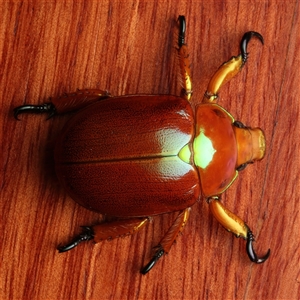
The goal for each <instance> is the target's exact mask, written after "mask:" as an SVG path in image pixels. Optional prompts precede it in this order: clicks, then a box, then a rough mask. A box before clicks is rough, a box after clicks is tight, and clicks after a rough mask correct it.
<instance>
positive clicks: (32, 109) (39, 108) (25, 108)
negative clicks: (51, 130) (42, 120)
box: [14, 103, 56, 120]
mask: <svg viewBox="0 0 300 300" xmlns="http://www.w3.org/2000/svg"><path fill="white" fill-rule="evenodd" d="M24 112H25V113H38V114H40V113H49V116H48V118H47V120H48V119H50V118H52V117H53V116H54V115H55V112H56V110H55V106H54V105H53V104H52V103H45V104H41V105H22V106H19V107H16V108H15V109H14V117H15V119H17V120H19V118H18V115H19V114H21V113H24Z"/></svg>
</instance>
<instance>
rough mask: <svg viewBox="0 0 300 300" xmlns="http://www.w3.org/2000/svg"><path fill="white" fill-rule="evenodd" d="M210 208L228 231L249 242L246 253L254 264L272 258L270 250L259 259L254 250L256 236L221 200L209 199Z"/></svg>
mask: <svg viewBox="0 0 300 300" xmlns="http://www.w3.org/2000/svg"><path fill="white" fill-rule="evenodd" d="M208 203H209V207H210V210H211V212H212V213H213V215H214V217H215V218H216V219H217V220H218V222H219V223H220V224H221V225H222V226H223V227H224V228H225V229H227V230H228V231H230V232H232V233H233V234H235V235H236V237H242V238H244V239H245V240H247V243H246V251H247V254H248V256H249V258H250V260H251V261H252V262H255V263H257V264H260V263H263V262H264V261H266V260H267V259H268V257H269V256H270V249H269V250H268V252H267V253H266V254H265V255H264V256H262V257H258V256H257V255H256V253H255V252H254V249H253V241H254V236H253V233H252V231H251V230H250V228H249V227H248V226H247V225H246V223H245V222H244V221H243V220H242V219H241V218H239V217H238V216H236V215H235V214H233V213H232V212H231V211H229V210H228V209H226V208H225V206H224V205H223V204H222V203H221V202H220V201H219V198H218V197H216V198H209V199H208Z"/></svg>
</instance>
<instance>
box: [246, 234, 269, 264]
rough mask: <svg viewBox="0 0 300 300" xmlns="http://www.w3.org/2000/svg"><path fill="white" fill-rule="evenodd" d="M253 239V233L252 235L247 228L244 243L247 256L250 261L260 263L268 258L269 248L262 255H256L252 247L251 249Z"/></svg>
mask: <svg viewBox="0 0 300 300" xmlns="http://www.w3.org/2000/svg"><path fill="white" fill-rule="evenodd" d="M253 241H254V235H253V233H252V231H251V230H250V229H249V230H248V235H247V244H246V251H247V254H248V256H249V258H250V260H251V261H252V262H255V263H257V264H261V263H263V262H265V261H266V260H267V259H268V258H269V256H270V249H269V250H268V252H267V253H266V254H265V255H264V256H262V257H257V255H256V253H255V252H254V249H253Z"/></svg>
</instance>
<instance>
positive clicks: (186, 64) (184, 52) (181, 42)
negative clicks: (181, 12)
mask: <svg viewBox="0 0 300 300" xmlns="http://www.w3.org/2000/svg"><path fill="white" fill-rule="evenodd" d="M178 22H179V35H178V47H179V48H178V55H179V63H180V71H181V77H182V81H183V88H182V91H181V96H182V97H183V98H184V99H186V100H188V101H190V100H191V98H192V93H193V90H192V79H191V69H190V66H191V64H190V60H189V53H188V48H187V45H186V43H185V32H186V22H185V17H184V16H179V17H178Z"/></svg>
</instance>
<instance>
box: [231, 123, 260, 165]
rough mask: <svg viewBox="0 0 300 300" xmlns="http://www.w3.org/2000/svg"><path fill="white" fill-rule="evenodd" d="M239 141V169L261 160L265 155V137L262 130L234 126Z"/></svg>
mask: <svg viewBox="0 0 300 300" xmlns="http://www.w3.org/2000/svg"><path fill="white" fill-rule="evenodd" d="M234 131H235V137H236V141H237V148H238V157H237V167H239V166H241V165H243V164H247V163H252V162H254V161H257V160H261V159H262V158H263V157H264V155H265V150H266V142H265V135H264V133H263V131H262V130H261V129H260V128H249V127H239V126H234Z"/></svg>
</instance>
